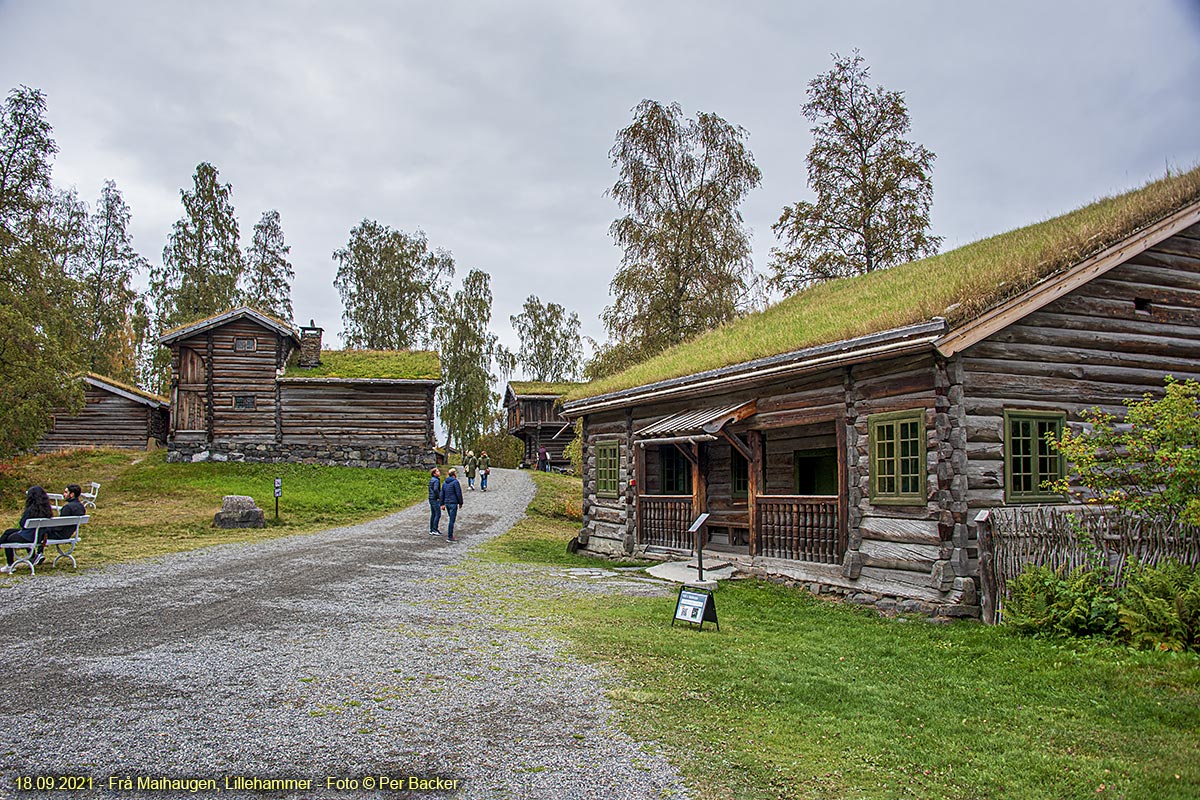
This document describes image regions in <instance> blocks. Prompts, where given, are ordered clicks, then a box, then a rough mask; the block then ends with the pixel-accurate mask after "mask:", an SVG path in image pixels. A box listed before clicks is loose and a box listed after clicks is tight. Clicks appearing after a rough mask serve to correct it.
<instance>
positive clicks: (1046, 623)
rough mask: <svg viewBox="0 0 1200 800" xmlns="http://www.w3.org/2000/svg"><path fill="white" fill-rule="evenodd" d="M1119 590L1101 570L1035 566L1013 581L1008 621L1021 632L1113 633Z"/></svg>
mask: <svg viewBox="0 0 1200 800" xmlns="http://www.w3.org/2000/svg"><path fill="white" fill-rule="evenodd" d="M1117 608H1118V597H1117V591H1116V589H1114V588H1113V586H1112V585H1111V583H1110V582H1109V581H1108V573H1107V571H1105V570H1103V569H1091V568H1087V567H1080V568H1078V569H1076V570H1074V571H1072V572H1070V573H1068V572H1067V570H1066V567H1059V568H1058V569H1054V568H1051V567H1031V568H1029V569H1027V570H1025V571H1024V572H1022V573H1021V574H1020V575H1018V576H1017V578H1016V579H1015V580H1014V581H1013V582H1012V583H1011V584H1010V585H1009V598H1008V600H1006V601H1005V603H1004V621H1005V623H1007V624H1009V625H1011V626H1013V627H1014V628H1016V629H1017V630H1019V631H1021V632H1023V633H1048V634H1057V635H1062V636H1115V635H1119V634H1120V632H1121V627H1120V622H1119V619H1118V617H1117Z"/></svg>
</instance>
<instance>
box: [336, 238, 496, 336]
mask: <svg viewBox="0 0 1200 800" xmlns="http://www.w3.org/2000/svg"><path fill="white" fill-rule="evenodd" d="M333 259H334V261H336V262H337V265H338V270H337V276H336V277H335V278H334V281H333V285H334V286H335V287H337V290H338V292H339V293H340V294H341V296H342V306H343V311H342V321H343V322H344V323H345V329H344V330H343V331H342V337H343V339H344V340H345V342H346V346H347V347H352V348H362V349H367V350H403V349H410V348H413V347H423V346H427V345H429V344H430V343H431V342H432V340H433V330H434V326H435V324H436V322H437V319H438V316H439V314H440V312H441V309H443V308H445V307H446V304H447V297H448V292H449V286H450V279H451V278H453V277H454V257H453V256H452V255H451V254H450V253H449V252H448V251H446V250H440V249H439V250H432V249H430V247H429V243H428V241H427V240H426V238H425V234H424V233H423V232H422V231H417V232H416V233H415V234H408V233H404V232H403V231H397V230H392V229H391V228H390V227H388V226H386V225H380V224H379V223H378V222H376V221H374V220H368V219H364V220H363V221H362V222H361V223H360V224H359V225H358V226H356V227H355V228H353V229H352V230H351V231H350V241H349V242H348V243H347V244H346V246H345V247H343V248H341V249H339V250H336V251H335V252H334V254H333ZM488 313H489V318H490V314H491V300H490V294H489V300H488Z"/></svg>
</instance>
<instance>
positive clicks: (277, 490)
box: [275, 478, 283, 520]
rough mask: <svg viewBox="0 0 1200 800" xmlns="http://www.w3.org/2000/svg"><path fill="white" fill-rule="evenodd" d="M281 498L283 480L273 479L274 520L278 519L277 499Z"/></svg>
mask: <svg viewBox="0 0 1200 800" xmlns="http://www.w3.org/2000/svg"><path fill="white" fill-rule="evenodd" d="M281 497H283V478H276V479H275V519H277V520H278V519H279V498H281Z"/></svg>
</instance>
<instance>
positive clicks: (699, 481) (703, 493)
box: [690, 442, 708, 537]
mask: <svg viewBox="0 0 1200 800" xmlns="http://www.w3.org/2000/svg"><path fill="white" fill-rule="evenodd" d="M690 447H691V448H692V454H693V456H695V457H694V458H693V459H692V519H695V518H696V517H698V516H700V515H701V514H703V513H704V512H705V511H707V510H708V483H707V481H706V479H705V477H704V459H703V450H702V449H701V446H700V445H699V444H698V443H696V442H692V443H691V445H690ZM696 535H697V537H700V536H703V535H704V531H703V530H701V531H697V532H696Z"/></svg>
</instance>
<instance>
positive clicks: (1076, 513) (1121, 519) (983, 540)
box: [978, 506, 1200, 623]
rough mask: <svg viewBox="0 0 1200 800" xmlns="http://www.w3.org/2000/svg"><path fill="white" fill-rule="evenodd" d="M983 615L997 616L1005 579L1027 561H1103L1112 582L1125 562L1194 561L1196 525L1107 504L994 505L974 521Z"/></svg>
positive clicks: (1199, 562) (1199, 535)
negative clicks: (1141, 515)
mask: <svg viewBox="0 0 1200 800" xmlns="http://www.w3.org/2000/svg"><path fill="white" fill-rule="evenodd" d="M978 531H979V575H980V584H981V586H980V595H981V596H980V602H981V604H982V607H983V608H982V611H983V619H984V621H985V622H989V623H994V622H996V621H997V619H998V617H999V616H1000V612H1001V610H1002V608H1003V604H1004V599H1005V598H1006V597H1007V596H1008V586H1009V583H1010V582H1011V581H1012V580H1013V579H1014V578H1016V577H1017V576H1018V575H1020V574H1021V572H1022V571H1024V570H1025V569H1026V568H1027V567H1030V566H1049V567H1054V568H1058V567H1061V566H1065V567H1066V568H1067V569H1068V570H1072V569H1075V568H1076V567H1081V566H1084V565H1100V564H1102V565H1104V566H1106V567H1108V570H1109V572H1110V573H1111V574H1112V575H1113V580H1114V582H1115V583H1116V585H1118V586H1123V585H1124V584H1125V573H1126V569H1127V567H1128V566H1129V565H1130V564H1136V563H1141V564H1158V563H1159V562H1162V561H1167V560H1175V561H1180V562H1182V563H1184V564H1187V565H1188V566H1191V567H1193V568H1194V567H1198V566H1200V529H1196V528H1188V527H1185V526H1182V525H1177V524H1173V523H1170V522H1150V521H1147V520H1143V519H1138V518H1135V517H1131V516H1129V515H1128V514H1122V513H1119V512H1117V511H1115V510H1114V509H1111V508H1097V507H1086V506H1085V507H1079V506H1075V507H1069V508H1064V507H1053V506H1036V507H1028V508H998V509H992V510H991V511H989V512H988V513H987V517H986V519H980V520H979V526H978Z"/></svg>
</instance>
